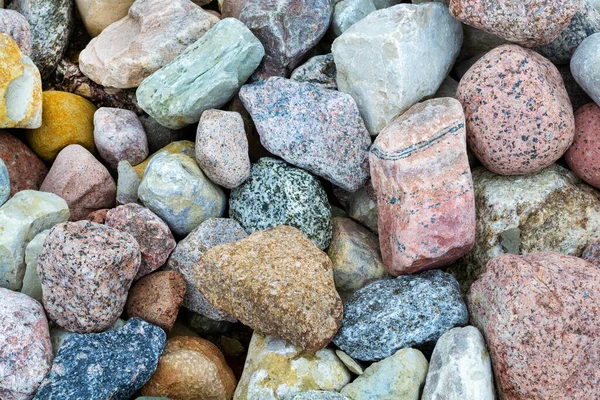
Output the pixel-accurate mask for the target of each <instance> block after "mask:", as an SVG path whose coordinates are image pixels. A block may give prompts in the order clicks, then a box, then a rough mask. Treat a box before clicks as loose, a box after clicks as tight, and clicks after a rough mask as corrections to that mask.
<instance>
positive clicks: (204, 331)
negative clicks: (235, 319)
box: [188, 310, 234, 337]
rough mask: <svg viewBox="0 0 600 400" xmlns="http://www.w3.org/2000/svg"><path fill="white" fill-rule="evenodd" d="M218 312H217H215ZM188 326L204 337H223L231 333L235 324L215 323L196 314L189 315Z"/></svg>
mask: <svg viewBox="0 0 600 400" xmlns="http://www.w3.org/2000/svg"><path fill="white" fill-rule="evenodd" d="M215 311H216V310H215ZM188 324H189V325H190V328H192V329H193V330H194V332H196V333H197V334H198V335H200V336H202V337H206V336H210V335H222V334H226V333H228V332H230V331H231V330H232V329H233V327H234V324H233V323H232V322H228V321H215V320H214V319H211V318H208V317H205V316H204V315H201V314H197V313H195V312H190V313H189V319H188Z"/></svg>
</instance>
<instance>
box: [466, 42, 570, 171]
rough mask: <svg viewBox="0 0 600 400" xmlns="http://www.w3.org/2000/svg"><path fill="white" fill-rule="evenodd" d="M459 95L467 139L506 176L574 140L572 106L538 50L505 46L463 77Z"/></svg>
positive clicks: (552, 157)
mask: <svg viewBox="0 0 600 400" xmlns="http://www.w3.org/2000/svg"><path fill="white" fill-rule="evenodd" d="M456 98H457V99H458V100H459V101H460V102H461V103H462V105H463V108H464V111H465V117H466V120H467V142H468V144H469V147H470V148H471V150H472V151H473V153H475V155H476V156H477V158H478V159H479V160H480V161H481V163H482V164H483V165H484V166H485V167H486V168H487V169H489V170H490V171H492V172H494V173H496V174H502V175H524V174H530V173H533V172H536V171H539V170H541V169H543V168H546V167H547V166H549V165H550V164H552V163H554V162H555V161H556V160H558V159H559V158H560V157H561V156H562V155H563V154H564V153H565V151H567V149H568V148H569V146H570V145H571V142H572V141H573V134H574V130H575V121H574V117H573V108H572V106H571V102H570V100H569V95H568V94H567V91H566V89H565V86H564V84H563V80H562V78H561V76H560V74H559V72H558V70H557V69H556V67H555V66H554V65H553V64H552V63H551V62H550V61H548V60H546V59H545V58H544V57H542V56H540V55H539V54H537V53H535V52H533V51H531V50H527V49H523V48H521V47H519V46H516V45H504V46H500V47H497V48H496V49H494V50H492V51H490V52H489V53H487V54H486V55H485V56H483V57H482V58H481V59H479V60H478V61H477V62H476V63H475V64H474V65H473V66H472V67H471V68H470V69H469V70H468V71H467V73H466V74H465V75H464V76H463V77H462V79H461V80H460V83H459V85H458V90H457V93H456Z"/></svg>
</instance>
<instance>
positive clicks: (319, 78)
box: [290, 53, 338, 90]
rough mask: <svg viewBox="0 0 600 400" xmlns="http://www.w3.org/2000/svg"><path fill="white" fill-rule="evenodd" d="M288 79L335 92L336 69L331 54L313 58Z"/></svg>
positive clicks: (293, 72)
mask: <svg viewBox="0 0 600 400" xmlns="http://www.w3.org/2000/svg"><path fill="white" fill-rule="evenodd" d="M290 79H292V80H294V81H298V82H307V83H312V84H313V85H317V86H321V87H323V88H324V89H332V90H337V88H338V87H337V81H336V69H335V62H334V61H333V54H331V53H329V54H325V55H322V56H314V57H312V58H311V59H309V60H308V61H307V62H305V63H304V64H302V65H300V66H299V67H298V68H296V69H295V70H294V71H292V75H291V76H290Z"/></svg>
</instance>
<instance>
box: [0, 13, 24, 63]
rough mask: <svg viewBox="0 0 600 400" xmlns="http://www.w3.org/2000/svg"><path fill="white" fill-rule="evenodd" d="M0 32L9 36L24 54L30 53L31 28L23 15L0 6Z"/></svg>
mask: <svg viewBox="0 0 600 400" xmlns="http://www.w3.org/2000/svg"><path fill="white" fill-rule="evenodd" d="M0 32H2V33H6V34H7V35H8V36H10V37H11V38H12V39H13V40H14V41H15V42H16V43H17V45H18V46H19V49H21V53H23V54H24V55H26V56H29V55H30V54H31V28H30V27H29V22H27V20H26V19H25V17H24V16H22V15H21V14H19V13H18V12H16V11H13V10H5V9H3V8H2V7H0Z"/></svg>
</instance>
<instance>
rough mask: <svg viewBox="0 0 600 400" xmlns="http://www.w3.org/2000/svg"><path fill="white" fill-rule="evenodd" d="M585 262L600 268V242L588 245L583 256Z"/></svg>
mask: <svg viewBox="0 0 600 400" xmlns="http://www.w3.org/2000/svg"><path fill="white" fill-rule="evenodd" d="M581 258H583V259H584V260H585V261H587V262H589V263H590V264H594V265H595V266H596V267H600V240H596V241H593V242H592V243H590V244H588V245H587V247H586V248H585V249H584V250H583V254H582V255H581Z"/></svg>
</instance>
